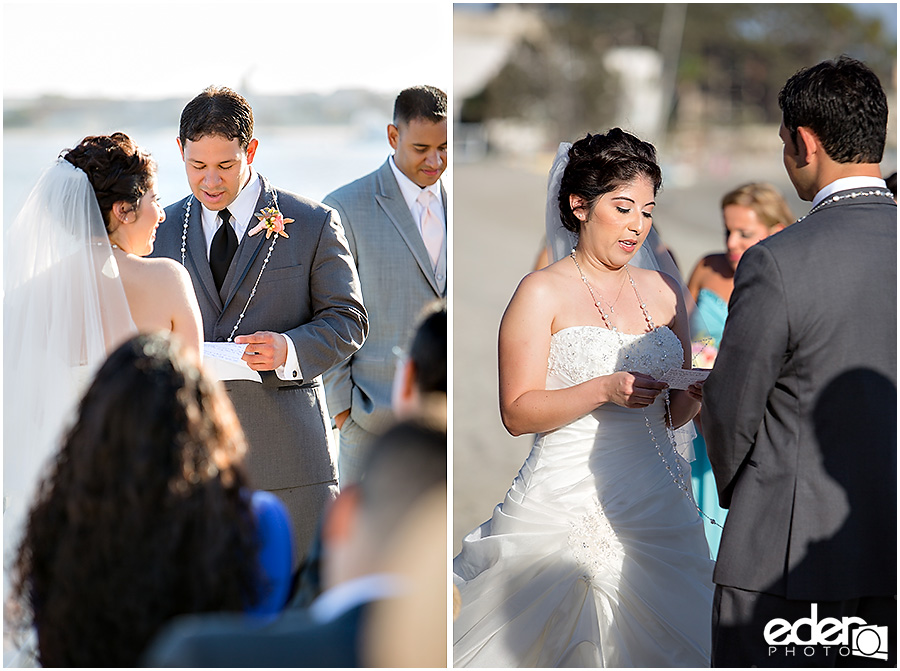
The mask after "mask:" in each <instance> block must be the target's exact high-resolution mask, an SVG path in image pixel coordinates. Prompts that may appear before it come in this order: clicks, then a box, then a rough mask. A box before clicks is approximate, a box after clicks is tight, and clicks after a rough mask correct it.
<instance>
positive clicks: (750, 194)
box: [688, 182, 794, 559]
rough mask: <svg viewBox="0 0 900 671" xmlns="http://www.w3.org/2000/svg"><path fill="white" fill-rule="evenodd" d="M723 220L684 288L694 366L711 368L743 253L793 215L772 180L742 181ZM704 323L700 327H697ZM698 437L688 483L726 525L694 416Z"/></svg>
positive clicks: (717, 534) (714, 535)
mask: <svg viewBox="0 0 900 671" xmlns="http://www.w3.org/2000/svg"><path fill="white" fill-rule="evenodd" d="M722 219H723V221H724V224H725V253H719V254H710V255H708V256H706V257H704V258H703V259H702V260H701V261H700V262H699V263H698V264H697V266H696V267H695V268H694V270H693V272H692V273H691V278H690V280H689V281H688V289H689V290H690V292H691V295H692V296H693V298H694V300H695V301H696V303H697V311H696V313H695V315H696V316H697V319H696V320H695V321H696V324H695V329H694V331H695V332H696V331H697V330H700V331H702V332H701V333H700V334H699V335H700V336H701V337H702V338H703V340H704V342H705V343H706V346H705V347H704V346H700V347H695V350H698V351H695V356H694V366H695V367H698V368H712V366H713V361H714V360H715V355H716V352H717V351H718V349H719V343H720V342H721V340H722V332H723V331H724V329H725V319H726V317H727V316H728V300H729V299H730V298H731V291H732V290H733V289H734V271H735V269H736V268H737V265H738V261H740V259H741V256H742V255H743V253H744V252H745V251H747V250H748V249H749V248H750V247H752V246H753V245H755V244H756V243H757V242H759V241H760V240H763V239H765V238H767V237H769V236H770V235H773V234H775V233H777V232H778V231H780V230H781V229H783V228H784V227H785V226H788V225H790V224H791V223H792V222H793V221H794V215H793V214H791V210H790V208H789V207H788V205H787V203H786V202H785V200H784V198H783V197H782V196H781V194H780V193H779V192H778V190H777V189H775V187H773V186H771V185H770V184H765V183H761V182H755V183H751V184H745V185H744V186H740V187H738V188H737V189H735V190H733V191H730V192H729V193H727V194H725V196H723V198H722ZM700 323H702V324H703V327H702V329H700V328H698V327H699V324H700ZM694 421H695V422H696V425H697V433H698V435H697V437H696V438H695V439H694V452H695V454H696V461H694V462H693V463H692V464H691V471H692V475H691V483H692V484H693V487H694V496H695V498H696V500H697V504H698V505H699V506H700V508H701V509H702V510H703V512H704V513H706V514H707V515H709V516H710V517H711V518H713V519H714V520H715V521H716V523H717V525H724V524H725V515H726V512H727V511H725V510H723V509H722V508H720V507H719V495H718V492H717V490H716V482H715V479H714V478H713V473H712V470H711V468H710V465H709V458H708V457H707V456H706V442H705V441H704V440H703V435H702V433H703V427H702V426H701V424H700V416H699V415H697V419H695V420H694ZM717 525H713V524H711V523H709V522H707V523H706V540H707V541H708V542H709V551H710V556H711V557H712V558H713V559H715V558H716V555H717V554H718V551H719V540H720V538H721V536H722V527H721V526H717Z"/></svg>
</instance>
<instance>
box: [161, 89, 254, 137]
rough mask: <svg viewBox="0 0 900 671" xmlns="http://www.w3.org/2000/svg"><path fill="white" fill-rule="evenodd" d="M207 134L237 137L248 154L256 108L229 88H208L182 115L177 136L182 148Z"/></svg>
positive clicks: (186, 107) (189, 104)
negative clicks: (188, 142) (186, 143)
mask: <svg viewBox="0 0 900 671" xmlns="http://www.w3.org/2000/svg"><path fill="white" fill-rule="evenodd" d="M205 135H219V136H221V137H224V138H228V139H229V140H234V139H235V138H237V140H238V142H239V143H240V145H241V149H243V150H244V151H247V147H248V146H249V145H250V140H252V139H253V109H252V108H251V107H250V103H248V102H247V99H246V98H244V96H242V95H241V94H239V93H236V92H235V91H232V90H231V89H230V88H228V87H226V86H208V87H206V89H204V91H203V93H201V94H200V95H198V96H197V97H196V98H194V99H193V100H192V101H191V102H189V103H188V104H187V105H186V106H185V108H184V110H183V111H182V112H181V125H180V127H179V129H178V137H179V139H180V140H181V146H182V147H183V146H184V145H185V142H186V141H187V140H190V141H191V142H196V141H197V140H199V139H200V138H202V137H203V136H205Z"/></svg>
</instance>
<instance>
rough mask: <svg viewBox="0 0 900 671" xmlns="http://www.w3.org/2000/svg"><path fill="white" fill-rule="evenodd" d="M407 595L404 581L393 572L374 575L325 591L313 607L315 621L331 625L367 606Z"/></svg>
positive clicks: (311, 611)
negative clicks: (344, 615) (345, 614)
mask: <svg viewBox="0 0 900 671" xmlns="http://www.w3.org/2000/svg"><path fill="white" fill-rule="evenodd" d="M405 592H406V588H405V583H404V580H403V579H402V578H401V577H400V576H398V575H393V574H391V573H373V574H371V575H365V576H362V577H360V578H354V579H353V580H348V581H347V582H342V583H341V584H340V585H335V586H334V587H332V588H331V589H328V590H325V591H324V592H322V593H321V594H320V595H319V596H318V597H316V599H315V601H313V602H312V604H311V605H310V607H309V610H310V614H311V615H312V617H313V619H314V620H316V621H317V622H320V623H325V622H331V621H332V620H334V619H336V618H338V617H340V616H341V615H343V614H344V613H346V612H347V611H349V610H351V609H353V608H356V607H357V606H359V605H362V604H364V603H369V602H371V601H378V600H380V599H389V598H391V597H396V596H400V595H402V594H404V593H405Z"/></svg>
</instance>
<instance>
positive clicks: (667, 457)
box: [453, 326, 713, 667]
mask: <svg viewBox="0 0 900 671" xmlns="http://www.w3.org/2000/svg"><path fill="white" fill-rule="evenodd" d="M682 360H683V354H682V345H681V342H680V341H679V339H678V338H677V337H676V336H675V334H674V333H673V332H672V331H670V330H669V329H668V328H667V327H660V328H657V329H654V330H653V331H650V332H648V333H643V334H637V335H629V334H624V333H619V334H617V333H614V332H613V331H609V330H607V329H606V328H603V327H596V326H576V327H571V328H566V329H563V330H561V331H559V332H558V333H555V334H553V336H552V337H551V343H550V356H549V362H548V373H547V389H559V388H564V387H567V386H571V385H575V384H578V383H580V382H583V381H586V380H588V379H591V378H593V377H596V376H598V375H606V374H610V373H612V372H614V371H617V370H628V371H641V372H644V373H647V374H650V375H653V376H654V377H657V378H658V377H660V376H661V375H662V374H663V373H664V372H665V371H666V370H668V369H669V368H672V367H681V363H682ZM664 416H665V402H664V400H663V397H662V395H660V397H659V398H658V399H657V401H656V402H655V403H654V404H653V405H652V406H650V407H649V408H646V409H628V408H623V407H620V406H617V405H614V404H611V403H610V404H605V405H603V406H601V407H599V408H597V409H596V410H595V411H593V412H592V413H590V414H588V415H585V416H584V417H581V418H579V419H577V420H575V421H573V422H571V423H569V424H567V425H565V426H563V427H561V428H559V429H556V430H554V431H550V432H548V433H545V434H540V435H538V436H537V439H536V441H535V443H534V446H533V448H532V450H531V453H530V454H529V456H528V458H527V460H526V461H525V464H524V465H523V466H522V469H521V470H520V471H519V474H518V476H517V477H516V479H515V481H514V482H513V484H512V487H511V489H510V490H509V492H508V493H507V495H506V498H505V499H504V501H503V503H502V504H500V505H498V506H497V508H496V509H495V510H494V514H493V516H492V518H491V519H490V520H488V521H487V522H485V523H484V524H482V525H481V526H480V527H479V528H478V529H476V530H474V531H473V532H471V533H470V534H469V535H468V536H467V537H466V538H465V539H464V540H463V546H462V551H461V552H460V554H459V555H458V556H457V557H456V558H455V559H454V563H453V568H454V581H455V583H456V585H457V587H458V588H459V591H460V596H461V600H462V608H461V611H460V613H459V616H458V618H457V620H456V621H455V623H454V644H453V658H454V666H479V667H519V666H528V667H561V666H581V667H586V666H591V667H604V666H614V667H666V666H690V667H696V666H708V665H709V652H710V616H711V602H712V594H713V586H712V580H711V578H712V568H713V563H712V561H710V559H709V551H708V547H707V544H706V539H705V536H704V530H703V522H702V520H701V518H700V517H699V516H698V513H697V509H696V507H695V505H694V503H693V502H692V500H690V499H689V498H688V497H687V495H686V493H685V492H684V491H683V490H682V489H679V487H678V486H677V482H685V481H686V482H687V483H688V485H689V483H690V467H689V466H688V464H687V462H685V461H683V460H682V459H681V458H680V457H676V455H675V452H674V451H673V449H672V445H671V443H670V441H669V437H668V435H667V432H666V427H665V424H664ZM679 473H680V478H679Z"/></svg>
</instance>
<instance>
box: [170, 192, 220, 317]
mask: <svg viewBox="0 0 900 671" xmlns="http://www.w3.org/2000/svg"><path fill="white" fill-rule="evenodd" d="M189 198H191V199H192V200H193V202H192V203H191V216H190V220H189V221H188V230H187V248H186V250H185V255H184V256H185V258H184V262H185V265H188V266H189V268H188V271H189V272H190V273H191V274H192V275H193V276H194V277H196V278H197V279H198V280H199V282H200V286H201V287H202V289H203V292H204V294H206V298H207V300H208V301H209V302H210V303H211V304H212V305H213V306H215V308H216V309H217V310H219V311H221V310H222V298H221V297H220V296H219V292H218V291H216V283H215V280H213V276H212V270H210V268H209V258H208V257H207V253H206V237H205V236H204V235H203V222H202V219H201V216H202V214H201V213H202V209H201V206H200V202H199V201H198V200H197V199H196V198H194V197H193V196H189ZM183 216H184V215H183V214H182V217H183ZM180 223H181V225H182V226H184V219H182V220H181V222H180Z"/></svg>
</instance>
